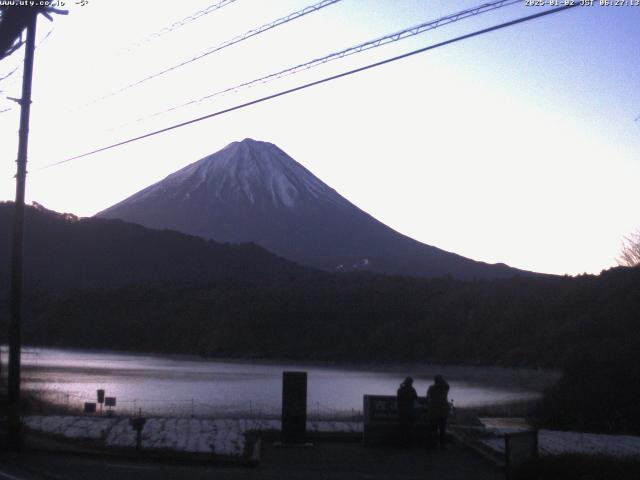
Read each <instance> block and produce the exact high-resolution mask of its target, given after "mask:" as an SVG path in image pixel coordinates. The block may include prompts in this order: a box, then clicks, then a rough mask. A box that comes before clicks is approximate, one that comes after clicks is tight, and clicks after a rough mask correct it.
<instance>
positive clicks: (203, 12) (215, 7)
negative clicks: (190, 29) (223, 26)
mask: <svg viewBox="0 0 640 480" xmlns="http://www.w3.org/2000/svg"><path fill="white" fill-rule="evenodd" d="M235 1H236V0H220V1H218V2H216V3H213V4H211V5H209V6H208V7H207V8H203V9H202V10H198V11H197V12H195V13H193V14H191V15H189V16H187V17H184V18H183V19H182V20H178V21H176V22H173V23H172V24H171V25H169V26H168V27H164V28H163V29H161V30H158V31H157V32H154V33H151V34H149V35H147V36H146V37H144V38H143V39H142V40H140V41H139V42H137V43H135V44H134V45H132V46H131V47H129V48H128V49H127V51H131V50H133V49H135V48H137V47H140V46H142V45H144V44H145V43H148V42H150V41H152V40H155V39H156V38H159V37H161V36H163V35H166V34H167V33H170V32H173V31H174V30H177V29H178V28H180V27H183V26H185V25H187V24H188V23H191V22H193V21H195V20H197V19H199V18H201V17H204V16H205V15H208V14H210V13H212V12H215V11H216V10H220V9H221V8H222V7H226V6H227V5H230V4H232V3H233V2H235Z"/></svg>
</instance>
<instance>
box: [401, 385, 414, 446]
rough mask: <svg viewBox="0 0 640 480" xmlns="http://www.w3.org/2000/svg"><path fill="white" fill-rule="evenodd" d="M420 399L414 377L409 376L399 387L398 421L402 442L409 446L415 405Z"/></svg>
mask: <svg viewBox="0 0 640 480" xmlns="http://www.w3.org/2000/svg"><path fill="white" fill-rule="evenodd" d="M417 400H418V394H417V393H416V389H415V388H413V378H411V377H407V378H405V380H404V382H402V383H401V384H400V388H398V422H399V425H400V430H399V433H400V443H401V444H403V445H405V446H408V445H410V444H411V440H412V438H413V421H414V418H413V417H414V406H415V402H416V401H417Z"/></svg>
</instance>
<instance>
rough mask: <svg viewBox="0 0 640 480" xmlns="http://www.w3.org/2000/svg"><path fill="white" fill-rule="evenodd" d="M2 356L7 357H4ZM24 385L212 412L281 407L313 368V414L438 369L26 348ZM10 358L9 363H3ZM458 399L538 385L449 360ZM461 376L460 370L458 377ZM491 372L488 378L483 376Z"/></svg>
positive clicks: (477, 401)
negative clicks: (294, 377)
mask: <svg viewBox="0 0 640 480" xmlns="http://www.w3.org/2000/svg"><path fill="white" fill-rule="evenodd" d="M3 360H4V359H3ZM22 362H23V365H24V373H23V381H24V386H25V388H28V389H37V390H42V391H44V392H45V393H46V395H47V396H48V397H49V398H50V399H52V400H53V401H55V402H57V403H60V404H63V405H64V404H66V405H69V406H70V407H79V406H81V405H82V404H83V402H86V401H95V398H96V390H97V389H99V388H103V389H105V390H106V395H107V396H115V397H116V398H117V405H116V410H117V411H119V412H121V413H125V412H126V413H129V412H131V411H132V410H133V409H134V408H136V409H137V408H142V409H143V411H146V412H148V413H152V412H155V413H164V414H167V413H174V414H195V415H199V414H202V415H205V414H210V413H228V414H233V413H253V414H277V413H278V412H279V410H280V408H281V407H280V406H281V395H282V393H281V392H282V390H281V389H282V372H283V371H285V370H304V371H306V372H308V408H309V412H310V414H316V413H319V414H325V415H329V414H335V413H339V412H342V413H350V412H354V411H360V410H362V395H363V394H365V393H367V394H380V395H394V394H395V392H396V389H397V388H398V385H399V383H400V382H401V381H402V379H403V378H404V376H406V375H412V376H413V377H414V379H415V384H414V386H415V387H416V390H417V391H418V394H419V395H421V396H422V395H425V392H426V389H427V387H428V385H429V384H430V383H431V381H432V378H433V375H434V374H436V373H439V372H442V370H443V368H440V369H439V370H438V371H435V370H430V369H429V367H420V368H418V367H410V368H412V369H414V371H410V370H409V368H408V369H407V370H409V371H404V370H403V369H397V370H396V371H389V370H388V369H386V371H385V369H382V368H380V369H379V371H376V369H375V368H374V367H372V368H371V369H349V368H338V367H335V368H334V367H322V366H309V365H305V366H301V365H296V364H294V363H291V364H285V363H248V362H241V361H231V360H230V361H220V360H206V359H193V358H181V357H173V356H162V355H134V354H127V353H104V352H88V351H72V350H58V349H39V348H38V349H34V348H29V349H26V350H24V351H23V354H22ZM5 365H6V363H5ZM444 370H445V371H443V372H442V373H444V374H446V375H447V379H448V381H449V383H450V384H451V391H450V398H452V399H454V401H455V405H456V406H472V405H486V404H498V403H505V402H510V401H514V400H523V399H531V398H536V397H538V396H539V393H538V392H536V391H533V390H528V389H523V388H515V387H496V386H492V385H491V382H488V381H486V378H485V377H486V376H485V377H483V376H482V375H480V376H479V377H480V378H481V380H480V381H469V380H461V378H469V370H470V369H468V368H462V367H445V368H444ZM456 377H457V378H456ZM483 378H485V379H484V380H482V379H483Z"/></svg>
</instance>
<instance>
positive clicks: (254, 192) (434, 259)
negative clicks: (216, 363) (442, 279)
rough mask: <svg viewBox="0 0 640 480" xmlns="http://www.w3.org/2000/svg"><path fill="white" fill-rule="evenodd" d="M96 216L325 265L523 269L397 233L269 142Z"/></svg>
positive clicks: (219, 155) (236, 146) (484, 274)
mask: <svg viewBox="0 0 640 480" xmlns="http://www.w3.org/2000/svg"><path fill="white" fill-rule="evenodd" d="M97 216H98V217H104V218H119V219H122V220H125V221H129V222H133V223H138V224H141V225H144V226H146V227H150V228H156V229H172V230H177V231H179V232H183V233H188V234H191V235H196V236H200V237H204V238H207V239H213V240H217V241H219V242H230V243H240V242H255V243H257V244H259V245H261V246H262V247H264V248H266V249H267V250H270V251H271V252H273V253H276V254H278V255H280V256H282V257H284V258H287V259H289V260H293V261H295V262H298V263H300V264H303V265H308V266H312V267H316V268H320V269H323V270H328V271H352V270H368V271H375V272H383V273H392V274H403V275H413V276H422V277H437V276H443V275H451V276H452V277H456V278H462V279H472V278H498V277H511V276H514V275H518V274H522V275H530V274H531V273H530V272H525V271H522V270H517V269H514V268H511V267H509V266H507V265H504V264H487V263H483V262H477V261H473V260H470V259H468V258H465V257H462V256H460V255H456V254H454V253H450V252H446V251H444V250H441V249H439V248H436V247H433V246H430V245H426V244H423V243H420V242H418V241H416V240H413V239H411V238H409V237H407V236H405V235H402V234H400V233H398V232H396V231H394V230H392V229H391V228H389V227H387V226H386V225H384V224H383V223H381V222H379V221H378V220H376V219H375V218H373V217H372V216H370V215H369V214H367V213H366V212H364V211H362V210H360V209H359V208H358V207H356V206H355V205H353V204H352V203H350V202H349V201H348V200H347V199H345V198H344V197H342V196H341V195H339V194H338V193H337V192H336V191H335V190H334V189H332V188H331V187H329V186H328V185H326V184H325V183H323V182H322V181H321V180H319V179H318V178H317V177H315V176H314V175H313V174H312V173H311V172H310V171H309V170H307V169H306V168H304V167H303V166H302V165H300V164H299V163H298V162H296V161H295V160H294V159H293V158H291V157H290V156H289V155H287V154H286V153H285V152H284V151H282V150H281V149H280V148H278V147H277V146H276V145H274V144H272V143H267V142H260V141H255V140H252V139H245V140H243V141H241V142H233V143H231V144H229V145H228V146H226V147H225V148H223V149H222V150H220V151H218V152H216V153H214V154H212V155H209V156H207V157H205V158H203V159H201V160H199V161H197V162H195V163H192V164H191V165H188V166H187V167H185V168H183V169H181V170H178V171H177V172H175V173H173V174H171V175H169V176H168V177H167V178H165V179H164V180H162V181H160V182H158V183H156V184H154V185H151V186H149V187H147V188H145V189H144V190H141V191H140V192H138V193H136V194H134V195H132V196H131V197H129V198H127V199H125V200H123V201H122V202H120V203H118V204H116V205H114V206H112V207H110V208H108V209H106V210H104V211H102V212H100V213H98V214H97Z"/></svg>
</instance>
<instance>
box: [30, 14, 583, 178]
mask: <svg viewBox="0 0 640 480" xmlns="http://www.w3.org/2000/svg"><path fill="white" fill-rule="evenodd" d="M577 6H578V4H573V5H565V6H562V7H558V8H554V9H550V10H545V11H542V12H539V13H535V14H533V15H528V16H526V17H520V18H517V19H515V20H511V21H509V22H505V23H501V24H498V25H494V26H492V27H487V28H483V29H482V30H476V31H475V32H471V33H467V34H465V35H461V36H459V37H455V38H452V39H449V40H444V41H442V42H439V43H435V44H433V45H428V46H426V47H422V48H419V49H417V50H413V51H411V52H408V53H403V54H402V55H397V56H395V57H391V58H387V59H385V60H381V61H379V62H375V63H371V64H369V65H365V66H363V67H359V68H355V69H353V70H349V71H347V72H343V73H339V74H336V75H332V76H330V77H325V78H322V79H320V80H316V81H313V82H310V83H305V84H303V85H299V86H297V87H293V88H289V89H287V90H283V91H280V92H278V93H274V94H271V95H267V96H265V97H261V98H258V99H255V100H251V101H249V102H245V103H242V104H239V105H235V106H233V107H229V108H225V109H223V110H219V111H217V112H214V113H210V114H207V115H204V116H201V117H197V118H194V119H191V120H187V121H185V122H181V123H177V124H175V125H171V126H170V127H165V128H161V129H160V130H155V131H153V132H149V133H145V134H143V135H139V136H137V137H133V138H129V139H127V140H123V141H121V142H118V143H114V144H111V145H108V146H106V147H101V148H97V149H95V150H91V151H89V152H85V153H82V154H80V155H75V156H73V157H69V158H66V159H64V160H60V161H58V162H54V163H50V164H48V165H45V166H44V167H41V168H39V169H38V171H40V170H45V169H48V168H51V167H54V166H57V165H62V164H64V163H68V162H71V161H73V160H78V159H80V158H84V157H88V156H89V155H94V154H96V153H99V152H104V151H106V150H111V149H113V148H116V147H120V146H122V145H126V144H128V143H132V142H137V141H138V140H143V139H145V138H148V137H152V136H155V135H159V134H161V133H165V132H168V131H170V130H175V129H177V128H180V127H185V126H187V125H191V124H193V123H197V122H201V121H203V120H207V119H209V118H213V117H217V116H220V115H223V114H225V113H229V112H233V111H236V110H240V109H243V108H246V107H249V106H252V105H256V104H258V103H262V102H266V101H267V100H273V99H274V98H278V97H282V96H284V95H288V94H290V93H294V92H297V91H300V90H305V89H307V88H310V87H314V86H316V85H320V84H323V83H327V82H330V81H332V80H337V79H338V78H343V77H347V76H350V75H353V74H355V73H359V72H363V71H365V70H369V69H372V68H375V67H379V66H382V65H386V64H388V63H392V62H395V61H397V60H401V59H404V58H408V57H411V56H413V55H417V54H419V53H424V52H427V51H429V50H433V49H436V48H439V47H444V46H445V45H450V44H452V43H457V42H460V41H462V40H466V39H469V38H472V37H477V36H479V35H483V34H485V33H489V32H493V31H496V30H500V29H502V28H506V27H510V26H513V25H517V24H520V23H524V22H527V21H529V20H534V19H536V18H540V17H544V16H546V15H551V14H554V13H558V12H561V11H564V10H568V9H570V8H573V7H577Z"/></svg>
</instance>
